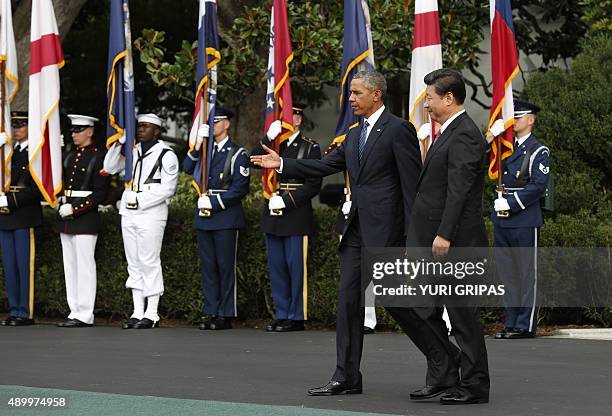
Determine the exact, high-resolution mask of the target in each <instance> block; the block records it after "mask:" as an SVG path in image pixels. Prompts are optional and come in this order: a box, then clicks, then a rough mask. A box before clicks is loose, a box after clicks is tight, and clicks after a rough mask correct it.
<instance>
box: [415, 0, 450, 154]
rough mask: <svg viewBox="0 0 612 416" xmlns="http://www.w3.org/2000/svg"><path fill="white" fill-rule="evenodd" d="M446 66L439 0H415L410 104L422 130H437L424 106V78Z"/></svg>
mask: <svg viewBox="0 0 612 416" xmlns="http://www.w3.org/2000/svg"><path fill="white" fill-rule="evenodd" d="M440 68H442V44H441V41H440V14H439V13H438V1H437V0H417V1H415V3H414V39H413V41H412V63H411V65H410V99H409V104H408V109H409V110H408V111H409V117H408V118H409V120H410V122H411V123H412V124H413V125H414V128H415V129H416V130H417V131H418V130H419V128H420V127H421V126H422V125H423V124H426V123H430V124H431V126H432V130H433V131H435V129H436V125H435V123H434V121H433V120H431V119H430V117H429V113H427V112H426V111H425V109H424V108H423V104H424V102H425V88H426V87H427V86H426V85H425V82H424V81H423V78H424V77H425V75H427V74H429V73H430V72H432V71H435V70H436V69H440ZM419 144H420V147H421V156H422V158H423V160H425V156H426V155H427V150H429V146H430V145H431V134H430V135H429V137H425V138H424V139H421V140H419Z"/></svg>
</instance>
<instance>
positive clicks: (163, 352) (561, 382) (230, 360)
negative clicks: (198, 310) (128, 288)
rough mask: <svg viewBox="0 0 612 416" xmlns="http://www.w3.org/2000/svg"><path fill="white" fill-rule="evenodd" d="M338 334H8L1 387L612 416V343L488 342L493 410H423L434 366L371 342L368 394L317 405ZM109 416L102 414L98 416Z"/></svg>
mask: <svg viewBox="0 0 612 416" xmlns="http://www.w3.org/2000/svg"><path fill="white" fill-rule="evenodd" d="M334 336H335V335H334V332H330V331H305V332H295V333H288V334H274V333H273V334H268V333H265V332H263V331H262V330H251V329H234V330H230V331H216V332H215V331H199V330H197V329H192V328H160V329H153V330H141V331H138V330H128V331H124V330H121V329H119V328H114V327H93V328H79V329H60V328H56V327H54V326H51V325H37V326H33V327H19V328H12V327H10V328H9V327H0V351H1V352H2V357H3V360H2V365H1V366H0V384H2V385H12V386H30V387H42V388H56V389H67V390H78V391H88V392H100V393H116V394H123V395H138V396H157V397H168V398H179V399H195V400H213V401H222V402H235V403H253V404H266V405H286V406H300V407H305V408H313V409H333V410H346V411H354V412H374V413H388V414H404V415H419V416H420V415H445V414H452V415H454V416H461V415H496V416H505V415H508V416H510V415H512V416H515V415H529V416H532V415H533V416H536V415H554V416H565V415H567V416H570V415H571V416H574V415H591V416H596V415H602V416H603V415H612V342H610V341H594V340H572V339H547V338H544V337H542V338H537V339H530V340H494V339H488V340H487V348H488V351H489V366H490V372H491V386H492V388H491V397H490V403H488V404H480V405H470V406H442V405H440V404H439V403H438V402H437V401H436V400H432V401H430V402H419V403H414V402H411V401H410V400H409V399H408V394H409V392H410V391H411V390H414V389H417V388H420V387H422V385H423V384H424V375H425V360H424V359H423V357H422V356H421V354H420V352H419V351H418V350H417V349H416V348H415V347H414V346H413V345H412V343H411V342H410V340H409V339H408V338H407V337H406V336H404V335H401V334H392V333H377V334H375V335H368V336H366V337H365V348H364V355H363V361H362V373H363V378H364V394H362V395H350V396H333V397H309V396H307V394H306V390H307V389H308V388H310V387H315V386H319V385H323V384H325V383H326V382H327V381H328V380H329V378H330V377H331V375H332V372H333V369H334V367H335V341H334ZM100 414H103V413H100Z"/></svg>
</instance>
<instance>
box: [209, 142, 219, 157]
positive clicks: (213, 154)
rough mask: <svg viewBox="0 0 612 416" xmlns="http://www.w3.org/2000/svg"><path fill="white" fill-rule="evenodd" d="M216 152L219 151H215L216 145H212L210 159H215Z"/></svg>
mask: <svg viewBox="0 0 612 416" xmlns="http://www.w3.org/2000/svg"><path fill="white" fill-rule="evenodd" d="M218 152H219V151H218V150H217V145H216V144H214V145H213V152H212V157H211V159H214V158H215V156H217V153H218Z"/></svg>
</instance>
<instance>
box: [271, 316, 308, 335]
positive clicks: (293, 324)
mask: <svg viewBox="0 0 612 416" xmlns="http://www.w3.org/2000/svg"><path fill="white" fill-rule="evenodd" d="M303 330H304V321H290V320H289V319H287V320H285V321H283V322H282V323H280V324H278V325H277V326H276V332H293V331H303Z"/></svg>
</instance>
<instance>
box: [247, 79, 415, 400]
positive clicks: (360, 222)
mask: <svg viewBox="0 0 612 416" xmlns="http://www.w3.org/2000/svg"><path fill="white" fill-rule="evenodd" d="M386 88H387V85H386V81H385V78H384V76H383V75H382V74H380V73H379V72H377V71H373V70H369V71H361V72H359V73H357V74H356V75H355V76H354V77H353V80H352V81H351V85H350V92H351V95H350V98H349V100H350V102H351V107H352V108H353V111H354V112H355V114H356V115H357V116H361V117H363V121H362V122H361V123H360V125H359V126H358V127H356V128H353V129H351V130H350V131H349V134H348V136H347V138H346V140H344V141H343V142H342V143H341V144H340V145H339V146H338V147H337V148H336V149H335V150H334V151H332V152H330V153H329V154H328V155H326V156H325V157H324V158H323V159H321V160H313V159H308V160H306V159H302V160H295V159H281V158H280V157H279V156H278V155H277V154H276V153H275V152H273V151H272V150H271V149H269V148H267V147H264V148H265V149H266V151H267V152H268V154H267V155H264V156H253V157H251V161H252V162H253V163H255V164H257V165H259V166H262V167H265V168H271V169H278V171H279V172H282V173H283V174H286V175H290V176H293V175H295V176H303V177H313V176H314V177H322V176H326V175H331V174H333V173H337V172H342V171H344V170H346V171H347V172H348V175H349V179H350V184H351V195H352V201H351V207H350V211H349V216H348V219H347V221H346V223H345V226H344V230H343V232H342V240H341V241H340V246H339V252H340V282H339V287H338V307H337V314H336V352H337V365H336V371H335V373H334V375H333V376H332V379H331V381H330V382H329V383H327V384H326V385H325V386H322V387H318V388H313V389H310V390H309V391H308V393H309V394H311V395H315V396H323V395H336V394H360V393H361V392H362V381H361V373H360V371H359V366H360V361H361V352H362V349H363V320H364V310H363V308H362V307H361V293H360V290H361V250H362V248H366V247H395V246H403V243H404V241H405V240H404V236H405V233H406V229H407V226H408V218H407V213H409V212H410V210H411V208H412V203H413V200H414V196H415V193H416V181H417V178H418V177H419V173H420V170H421V156H420V151H419V144H418V139H417V137H416V132H415V130H414V127H413V126H412V125H411V124H409V123H408V122H406V121H405V120H402V119H400V118H398V117H395V116H394V115H392V114H391V113H390V112H389V111H387V110H386V109H385V106H384V103H383V98H384V95H385V93H386Z"/></svg>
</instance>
